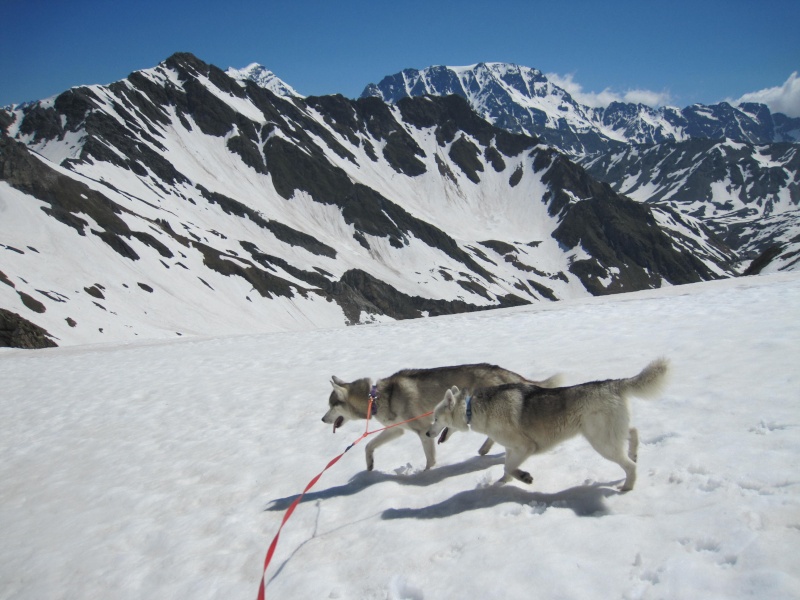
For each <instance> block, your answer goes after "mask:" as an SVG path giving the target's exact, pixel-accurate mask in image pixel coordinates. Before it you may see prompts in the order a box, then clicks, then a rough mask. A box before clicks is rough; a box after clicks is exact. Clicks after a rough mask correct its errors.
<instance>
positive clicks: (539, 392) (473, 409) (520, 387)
mask: <svg viewBox="0 0 800 600" xmlns="http://www.w3.org/2000/svg"><path fill="white" fill-rule="evenodd" d="M668 367H669V363H668V361H667V360H666V359H663V358H661V359H658V360H655V361H653V362H651V363H650V364H649V365H647V367H645V368H644V370H643V371H642V372H641V373H639V374H638V375H636V376H635V377H631V378H629V379H608V380H605V381H592V382H589V383H583V384H580V385H574V386H570V387H562V388H553V389H545V388H542V387H540V386H537V385H531V384H529V383H516V382H514V383H508V384H503V385H498V386H492V387H484V388H481V389H476V390H475V392H474V394H472V395H470V393H469V391H467V390H466V389H464V388H463V387H462V389H459V388H458V387H453V388H451V389H449V390H447V391H446V392H445V395H444V399H442V401H441V402H440V403H439V404H438V405H437V406H436V408H435V410H434V420H433V424H432V425H431V426H430V427H429V428H428V431H427V436H428V437H429V438H431V439H433V438H435V437H436V436H437V435H438V434H439V432H440V431H442V430H443V429H444V428H445V427H449V428H452V429H455V430H456V431H467V430H469V429H472V431H477V432H478V433H484V434H486V435H488V436H489V437H490V438H491V439H493V440H495V441H496V442H497V443H499V444H502V445H503V446H505V449H506V459H505V473H504V475H503V477H502V478H501V479H500V480H499V481H498V482H497V483H505V482H507V481H509V480H510V479H511V478H512V477H515V478H517V479H519V480H520V481H523V482H525V483H532V482H533V477H531V474H530V473H528V472H527V471H523V470H522V469H520V468H519V466H520V465H521V464H522V463H523V461H525V459H527V458H528V457H529V456H531V455H532V454H538V453H541V452H544V451H546V450H548V449H550V448H552V447H553V446H555V445H556V444H558V443H560V442H562V441H564V440H566V439H568V438H571V437H573V436H575V435H577V434H579V433H580V434H583V436H584V437H585V438H586V439H587V440H589V443H590V444H591V445H592V447H593V448H594V449H595V450H597V452H599V453H600V455H601V456H603V457H604V458H607V459H608V460H610V461H613V462H615V463H617V464H618V465H619V466H620V467H622V468H623V469H624V470H625V482H624V483H623V484H622V491H628V490H631V489H633V486H634V484H635V483H636V459H637V452H638V446H639V436H638V433H637V431H636V429H635V428H631V427H630V413H629V410H628V396H638V397H641V398H649V397H653V396H656V395H657V394H658V393H659V392H660V391H661V389H662V387H663V385H664V383H665V380H666V375H667V370H668ZM473 389H474V388H473Z"/></svg>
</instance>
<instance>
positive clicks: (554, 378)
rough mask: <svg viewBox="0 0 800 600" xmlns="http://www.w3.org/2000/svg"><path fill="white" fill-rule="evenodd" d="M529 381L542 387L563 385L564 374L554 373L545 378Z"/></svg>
mask: <svg viewBox="0 0 800 600" xmlns="http://www.w3.org/2000/svg"><path fill="white" fill-rule="evenodd" d="M529 382H530V383H531V384H533V385H538V386H539V387H543V388H557V387H561V386H562V385H564V376H563V375H562V374H561V373H556V374H555V375H551V376H550V377H548V378H547V379H543V380H542V381H530V380H529Z"/></svg>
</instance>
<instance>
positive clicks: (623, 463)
mask: <svg viewBox="0 0 800 600" xmlns="http://www.w3.org/2000/svg"><path fill="white" fill-rule="evenodd" d="M635 437H636V439H637V440H638V434H637V435H636V436H635ZM586 439H587V440H589V443H590V444H591V445H592V448H594V449H595V450H597V452H598V454H600V456H602V457H603V458H607V459H608V460H610V461H612V462H615V463H617V464H618V465H619V466H620V467H622V468H623V469H624V470H625V483H623V484H622V487H621V488H620V491H623V492H629V491H631V490H632V489H633V486H634V484H635V483H636V463H635V462H633V460H631V459H630V458H629V457H628V455H627V454H626V453H625V438H624V437H623V438H622V439H617V438H616V436H610V435H608V436H603V435H601V436H597V437H595V436H592V437H590V436H589V435H586ZM628 443H629V449H630V441H629V442H628Z"/></svg>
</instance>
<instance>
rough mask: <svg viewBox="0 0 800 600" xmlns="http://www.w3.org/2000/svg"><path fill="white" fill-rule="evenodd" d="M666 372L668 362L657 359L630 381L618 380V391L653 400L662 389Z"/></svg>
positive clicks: (663, 359)
mask: <svg viewBox="0 0 800 600" xmlns="http://www.w3.org/2000/svg"><path fill="white" fill-rule="evenodd" d="M668 371H669V360H667V359H666V358H657V359H656V360H654V361H653V362H651V363H650V364H649V365H647V366H646V367H645V368H644V369H643V370H642V372H641V373H639V374H638V375H636V376H634V377H631V378H630V379H620V380H619V391H620V393H621V394H631V395H633V396H636V397H638V398H654V397H656V396H658V395H659V394H660V393H661V391H662V390H663V389H664V385H665V384H666V383H667V372H668Z"/></svg>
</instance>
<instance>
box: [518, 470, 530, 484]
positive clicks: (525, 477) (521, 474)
mask: <svg viewBox="0 0 800 600" xmlns="http://www.w3.org/2000/svg"><path fill="white" fill-rule="evenodd" d="M514 477H516V478H517V479H519V480H520V481H521V482H523V483H527V484H529V485H530V484H531V483H533V475H531V474H530V473H528V472H527V471H522V470H520V469H517V470H516V471H515V472H514Z"/></svg>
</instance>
